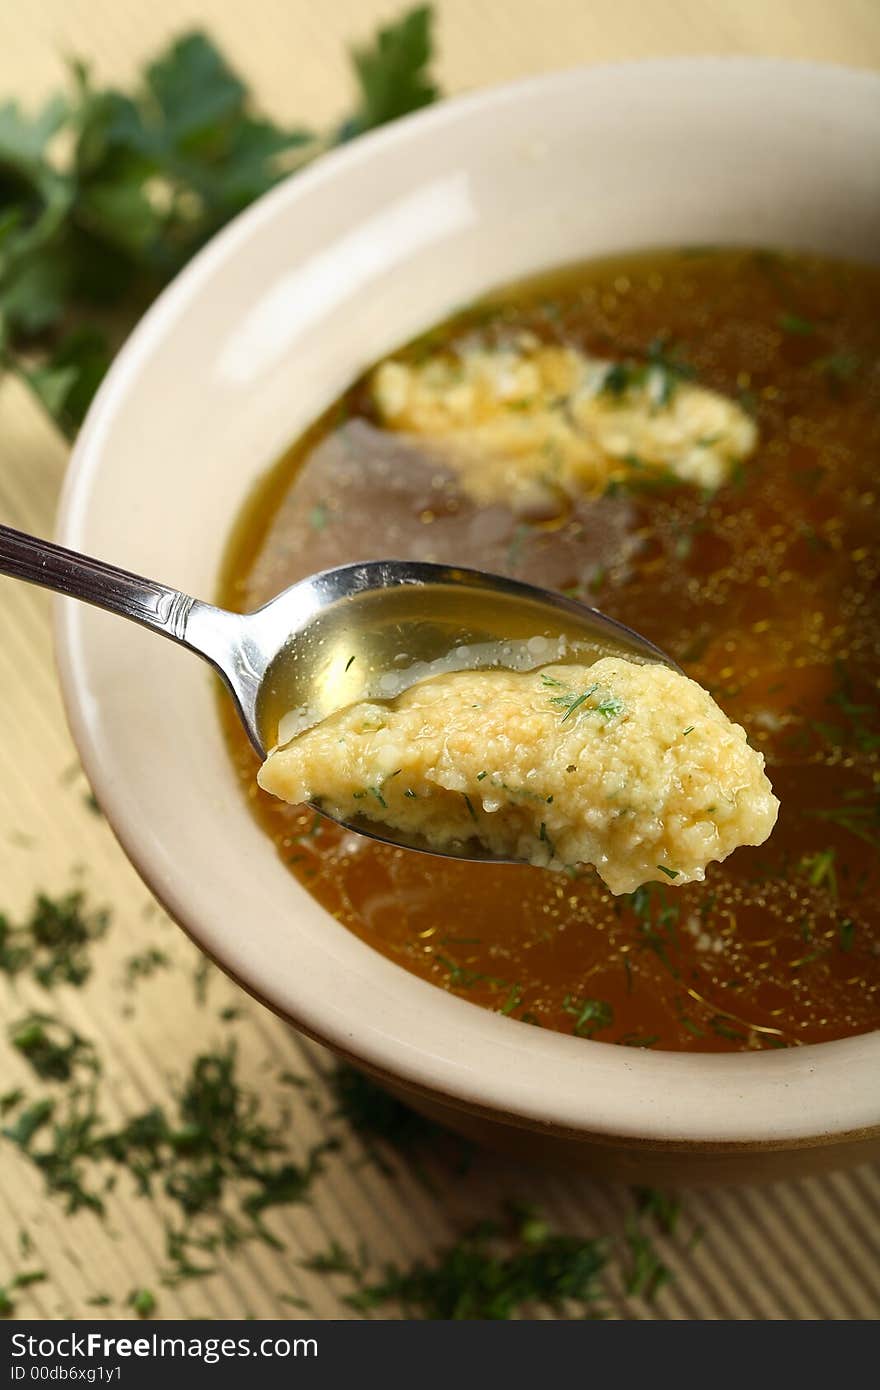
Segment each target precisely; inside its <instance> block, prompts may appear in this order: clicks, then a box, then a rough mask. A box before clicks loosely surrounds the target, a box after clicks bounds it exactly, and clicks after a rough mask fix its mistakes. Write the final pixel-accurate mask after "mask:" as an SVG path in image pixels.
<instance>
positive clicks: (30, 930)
mask: <svg viewBox="0 0 880 1390" xmlns="http://www.w3.org/2000/svg"><path fill="white" fill-rule="evenodd" d="M109 924H110V914H109V912H108V911H106V909H103V908H101V909H97V910H95V909H88V908H87V907H86V900H85V895H84V894H83V893H82V892H80V891H76V892H73V893H68V894H67V895H66V896H65V897H62V898H57V899H52V898H49V897H47V896H46V894H45V893H40V894H38V895H37V897H36V899H35V900H34V905H33V907H32V909H31V913H30V916H29V917H28V918H27V919H26V920H25V921H24V922H22V923H20V924H19V923H13V922H10V921H9V919H8V918H7V917H5V916H3V915H2V914H0V972H2V973H3V974H6V975H11V976H15V975H19V974H21V973H22V972H24V971H27V972H29V973H30V974H31V975H32V976H33V978H34V979H35V980H36V981H37V983H38V984H41V985H43V986H44V987H45V988H46V989H52V988H53V986H54V985H58V984H69V985H82V984H84V983H85V981H86V980H87V979H88V978H89V975H90V974H91V970H92V966H91V961H90V959H89V947H90V945H91V943H92V942H93V941H97V940H98V939H99V938H100V937H102V936H103V935H104V933H105V932H106V930H107V928H108V926H109Z"/></svg>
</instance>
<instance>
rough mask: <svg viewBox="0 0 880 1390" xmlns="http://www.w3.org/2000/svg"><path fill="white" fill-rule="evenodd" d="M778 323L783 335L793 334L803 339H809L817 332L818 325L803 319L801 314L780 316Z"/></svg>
mask: <svg viewBox="0 0 880 1390" xmlns="http://www.w3.org/2000/svg"><path fill="white" fill-rule="evenodd" d="M777 323H778V324H779V327H780V328H781V329H782V331H783V333H793V334H795V335H796V336H797V337H801V338H808V337H810V336H811V335H812V334H813V333H815V331H816V325H815V324H814V323H811V321H810V320H809V319H804V318H801V316H800V314H791V313H783V314H780V315H779V318H778V319H777Z"/></svg>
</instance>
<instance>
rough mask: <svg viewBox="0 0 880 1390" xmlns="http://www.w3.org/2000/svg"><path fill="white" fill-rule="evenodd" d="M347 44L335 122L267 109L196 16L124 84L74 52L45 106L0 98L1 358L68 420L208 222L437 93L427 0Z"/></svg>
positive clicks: (221, 220) (204, 236) (72, 421)
mask: <svg viewBox="0 0 880 1390" xmlns="http://www.w3.org/2000/svg"><path fill="white" fill-rule="evenodd" d="M351 56H352V64H353V69H354V77H355V81H356V100H355V105H354V110H353V111H352V113H351V115H350V116H348V117H347V118H346V119H345V120H343V121H342V122H340V123H339V124H338V125H336V126H334V127H333V128H332V129H331V130H329V131H315V130H312V129H311V128H309V127H308V126H305V125H303V126H281V125H277V124H275V123H274V122H272V121H270V120H268V119H267V118H266V117H265V116H263V115H262V114H261V113H260V112H259V111H258V109H257V108H256V105H255V103H254V101H253V98H252V96H251V94H250V93H249V92H248V90H247V88H246V87H245V85H244V83H243V82H242V80H241V78H240V77H239V76H238V74H237V73H236V72H235V71H234V69H233V68H232V67H231V66H230V65H229V63H228V62H227V60H226V58H225V57H224V55H223V54H222V53H221V52H220V50H219V49H218V48H217V47H216V45H215V44H214V43H213V42H212V40H211V39H210V38H208V36H207V35H206V34H204V33H201V32H199V31H195V32H192V33H188V34H184V35H183V36H182V37H181V38H179V39H177V40H176V41H175V42H174V43H173V44H171V46H170V47H169V48H167V49H166V50H165V51H164V52H162V53H161V54H159V56H158V57H157V58H156V59H155V60H154V61H153V62H151V63H149V64H148V65H147V66H146V68H145V69H144V71H143V73H142V74H141V76H140V78H139V80H138V81H137V83H136V84H135V85H134V87H133V89H132V90H131V91H127V92H126V91H121V90H118V89H117V88H114V87H101V86H98V85H96V84H95V83H94V81H93V79H92V77H91V74H90V72H89V69H88V67H87V66H86V64H84V63H82V62H74V63H73V64H72V65H71V75H70V86H69V90H68V91H67V92H65V93H64V94H63V95H60V96H56V97H54V98H53V99H52V100H51V101H50V102H48V103H47V105H46V106H44V107H43V109H42V110H41V111H39V112H37V114H36V115H28V114H26V113H25V112H23V111H22V110H21V109H20V108H19V107H18V106H17V105H16V104H14V103H7V104H5V105H2V106H0V371H2V370H3V369H6V370H8V371H11V372H13V373H14V374H15V375H17V376H19V377H20V378H21V379H22V380H24V381H25V382H26V383H27V384H28V385H29V386H30V388H31V389H32V390H33V391H34V392H35V393H36V395H37V397H38V398H39V400H40V401H41V402H42V404H43V405H44V406H45V407H46V409H47V410H48V411H49V413H50V415H51V416H52V417H53V418H54V419H55V421H56V422H57V423H58V424H59V425H60V427H61V428H62V429H63V430H64V431H65V433H66V434H68V435H73V434H74V433H75V431H76V429H77V428H78V426H79V424H80V423H81V422H82V419H83V417H84V415H85V412H86V410H87V408H88V405H89V402H90V401H91V399H92V397H93V395H94V393H95V391H96V389H97V387H98V385H99V383H100V381H101V378H102V377H103V375H104V373H105V371H106V369H107V367H108V365H109V362H110V358H111V356H112V354H113V352H114V350H115V348H116V347H117V346H118V345H119V343H120V342H121V341H122V339H123V338H124V337H125V335H126V333H127V332H128V331H129V329H130V328H131V327H132V325H133V324H134V323H135V321H136V320H137V319H138V318H139V317H140V315H141V314H142V313H143V311H144V309H145V308H146V307H147V305H148V304H149V303H150V301H151V300H152V299H153V298H155V296H156V295H157V294H158V292H159V291H160V290H161V289H162V287H163V286H164V285H165V284H167V282H168V281H169V280H170V279H171V278H172V277H173V276H174V275H176V274H177V272H178V271H179V270H180V269H181V268H182V266H184V265H185V264H186V262H187V261H188V260H189V259H190V257H191V256H192V255H193V254H194V253H195V252H196V251H198V249H199V248H200V247H201V246H203V245H204V243H205V242H206V241H207V240H208V239H209V237H211V236H213V235H214V233H215V232H217V231H219V229H220V228H221V227H222V226H224V224H225V223H226V222H228V221H229V219H230V218H232V217H234V216H235V215H236V213H238V212H240V211H241V210H242V209H243V208H245V207H247V205H248V204H249V203H251V202H253V200H254V199H255V198H258V197H259V196H260V195H261V194H262V193H265V192H266V191H267V189H269V188H271V187H272V186H273V184H275V183H277V182H278V180H279V179H281V178H283V177H284V176H285V175H286V174H288V173H290V172H292V171H294V170H297V169H299V168H301V167H302V166H303V165H304V164H306V163H308V162H310V161H311V160H312V159H314V158H315V157H316V156H317V155H319V154H321V153H323V152H324V151H325V150H327V149H329V148H331V147H332V146H333V145H336V144H339V143H340V142H342V141H345V140H348V139H350V138H351V137H352V136H355V135H358V134H360V133H361V132H362V131H367V130H371V129H373V128H374V127H375V126H379V125H382V124H384V123H385V122H386V121H391V120H394V119H396V118H397V117H398V116H402V115H404V114H405V113H407V112H409V111H414V110H416V109H417V108H419V107H421V106H425V105H427V104H428V103H429V102H431V101H433V100H434V98H435V96H436V95H437V92H436V88H435V87H434V84H433V82H432V81H431V78H430V75H429V64H430V59H431V13H430V10H429V8H428V7H425V6H420V7H418V8H416V9H413V10H411V11H409V12H408V13H407V14H405V15H403V16H402V18H401V19H399V20H398V21H397V22H396V23H393V24H389V25H387V26H386V27H384V28H382V29H380V30H379V31H378V33H377V35H376V36H375V38H374V39H373V41H372V42H371V43H368V44H364V45H362V46H360V47H356V48H355V49H354V50H353V51H352V55H351Z"/></svg>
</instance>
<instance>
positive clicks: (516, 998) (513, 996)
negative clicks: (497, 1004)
mask: <svg viewBox="0 0 880 1390" xmlns="http://www.w3.org/2000/svg"><path fill="white" fill-rule="evenodd" d="M522 1001H523V996H522V991H521V990H520V987H519V985H511V986H510V991H509V993H508V995H507V998H506V999H505V1001H504V1003H503V1004H502V1005H501V1008H500V1009H499V1013H502V1014H512V1013H513V1011H514V1009H518V1008H519V1006H520V1004H521V1003H522Z"/></svg>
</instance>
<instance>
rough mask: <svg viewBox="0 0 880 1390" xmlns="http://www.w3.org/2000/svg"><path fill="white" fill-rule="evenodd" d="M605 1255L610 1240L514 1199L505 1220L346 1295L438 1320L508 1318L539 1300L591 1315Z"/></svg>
mask: <svg viewBox="0 0 880 1390" xmlns="http://www.w3.org/2000/svg"><path fill="white" fill-rule="evenodd" d="M607 1259H608V1247H607V1243H606V1242H605V1241H604V1240H602V1239H599V1238H597V1237H582V1236H563V1235H557V1234H555V1233H554V1232H552V1231H550V1230H549V1229H548V1226H547V1224H546V1222H545V1221H544V1220H543V1219H542V1218H541V1217H540V1216H539V1215H538V1214H537V1213H536V1212H535V1211H534V1209H533V1208H531V1207H528V1206H523V1205H521V1204H514V1203H510V1204H508V1206H507V1207H506V1209H505V1211H504V1214H503V1217H502V1219H500V1220H494V1221H492V1220H487V1221H481V1222H480V1223H479V1224H478V1225H476V1226H474V1227H472V1228H471V1229H470V1230H469V1231H467V1232H466V1233H465V1234H464V1235H463V1236H461V1237H460V1238H459V1240H457V1241H456V1242H455V1243H454V1244H452V1245H450V1246H447V1247H446V1248H445V1249H443V1250H440V1251H438V1253H437V1254H436V1256H435V1257H434V1260H433V1261H432V1262H431V1263H430V1264H429V1263H426V1262H424V1261H419V1262H418V1263H417V1264H415V1265H413V1266H412V1268H411V1269H409V1270H401V1269H400V1268H399V1267H398V1266H397V1265H388V1266H387V1267H386V1269H385V1271H384V1274H383V1276H382V1278H381V1279H380V1280H379V1281H378V1282H376V1283H372V1284H370V1283H367V1282H366V1280H362V1281H361V1283H360V1287H359V1288H358V1289H357V1290H356V1292H354V1293H353V1294H351V1295H350V1296H349V1299H348V1301H349V1303H350V1304H351V1305H352V1307H354V1308H356V1309H358V1310H359V1311H361V1312H363V1311H366V1310H368V1309H372V1308H377V1307H382V1306H383V1305H384V1304H386V1303H390V1302H394V1303H397V1304H399V1305H400V1306H401V1308H402V1309H403V1310H404V1312H405V1313H406V1314H407V1315H408V1316H409V1317H418V1318H424V1319H431V1320H440V1321H452V1320H456V1321H457V1320H465V1321H496V1320H500V1319H509V1318H513V1317H514V1316H515V1315H516V1314H517V1313H519V1312H521V1311H522V1310H523V1309H528V1308H529V1306H530V1305H533V1304H539V1305H541V1306H544V1307H547V1308H550V1309H552V1310H554V1311H561V1310H562V1308H563V1306H564V1304H565V1303H566V1302H568V1301H571V1302H574V1303H579V1304H581V1305H582V1306H585V1307H586V1308H587V1309H588V1310H589V1311H588V1313H587V1316H592V1315H593V1313H594V1305H595V1304H596V1303H597V1301H598V1299H599V1298H600V1296H601V1290H600V1286H599V1275H600V1274H601V1272H602V1270H603V1269H604V1267H605V1264H606V1262H607Z"/></svg>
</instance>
